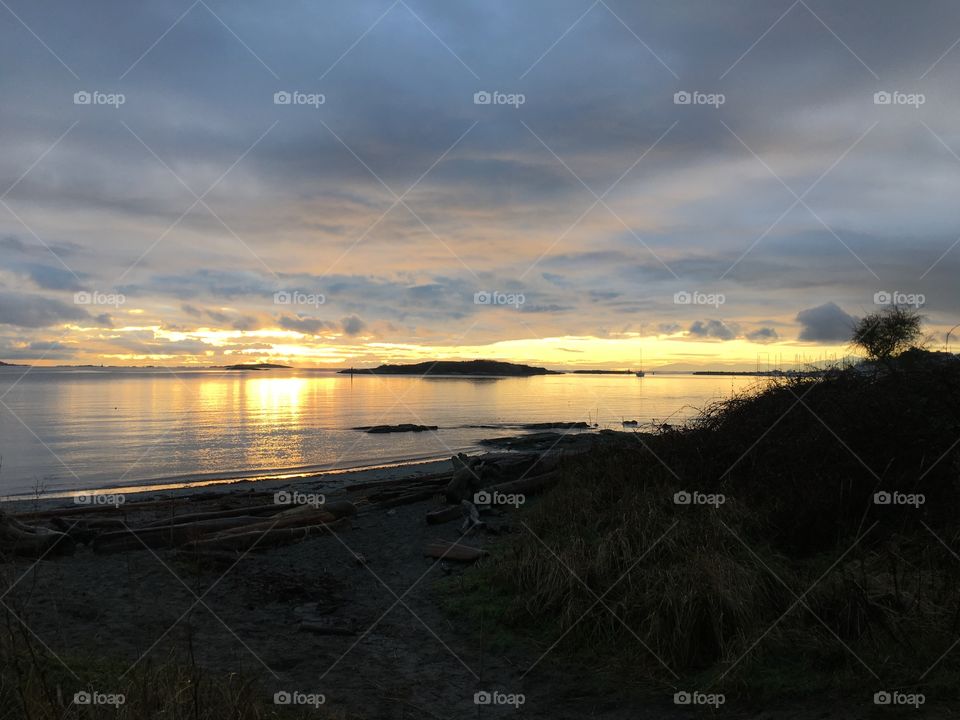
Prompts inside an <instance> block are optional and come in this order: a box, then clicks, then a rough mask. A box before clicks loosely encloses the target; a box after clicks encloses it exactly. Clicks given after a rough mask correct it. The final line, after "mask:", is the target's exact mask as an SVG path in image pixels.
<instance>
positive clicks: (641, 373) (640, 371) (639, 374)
mask: <svg viewBox="0 0 960 720" xmlns="http://www.w3.org/2000/svg"><path fill="white" fill-rule="evenodd" d="M634 374H635V375H636V376H637V377H646V375H647V374H646V373H645V372H644V371H643V370H637V372H636V373H634Z"/></svg>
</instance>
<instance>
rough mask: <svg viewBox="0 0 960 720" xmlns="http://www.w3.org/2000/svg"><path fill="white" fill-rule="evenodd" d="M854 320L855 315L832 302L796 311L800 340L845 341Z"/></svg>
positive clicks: (848, 336) (851, 329)
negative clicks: (849, 313) (799, 327)
mask: <svg viewBox="0 0 960 720" xmlns="http://www.w3.org/2000/svg"><path fill="white" fill-rule="evenodd" d="M856 321H857V319H856V318H855V317H853V316H852V315H848V314H847V313H846V312H844V311H843V309H841V308H840V306H839V305H837V304H836V303H832V302H828V303H824V304H823V305H818V306H817V307H813V308H809V309H807V310H801V311H800V312H799V313H797V322H798V323H800V325H801V330H800V339H801V340H814V341H820V342H845V341H847V340H849V339H850V335H851V334H852V332H853V326H854V324H855V323H856Z"/></svg>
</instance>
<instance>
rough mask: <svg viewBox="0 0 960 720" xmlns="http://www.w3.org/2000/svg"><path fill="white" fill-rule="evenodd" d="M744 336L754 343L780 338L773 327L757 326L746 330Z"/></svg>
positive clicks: (774, 340)
mask: <svg viewBox="0 0 960 720" xmlns="http://www.w3.org/2000/svg"><path fill="white" fill-rule="evenodd" d="M744 337H746V338H747V340H750V341H752V342H755V343H770V342H776V341H777V340H779V339H780V335H779V333H777V331H776V330H774V329H773V328H768V327H764V328H758V329H756V330H753V331H751V332H748V333H747V334H746V335H745V336H744Z"/></svg>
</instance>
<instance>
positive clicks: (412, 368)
mask: <svg viewBox="0 0 960 720" xmlns="http://www.w3.org/2000/svg"><path fill="white" fill-rule="evenodd" d="M351 373H352V374H355V375H469V376H481V377H528V376H530V375H561V374H562V373H558V372H556V371H554V370H547V369H546V368H541V367H533V366H531V365H518V364H516V363H509V362H499V361H497V360H438V361H428V362H421V363H414V364H412V365H381V366H379V367H375V368H372V369H363V370H353V369H350V370H341V371H340V374H341V375H350V374H351Z"/></svg>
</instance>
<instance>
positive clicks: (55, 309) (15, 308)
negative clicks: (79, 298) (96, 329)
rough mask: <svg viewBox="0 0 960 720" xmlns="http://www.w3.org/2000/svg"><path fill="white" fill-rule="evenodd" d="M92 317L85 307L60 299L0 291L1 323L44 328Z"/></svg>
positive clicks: (86, 319) (87, 319)
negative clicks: (69, 303)
mask: <svg viewBox="0 0 960 720" xmlns="http://www.w3.org/2000/svg"><path fill="white" fill-rule="evenodd" d="M90 319H91V318H90V314H89V313H88V312H87V311H86V310H84V309H83V308H80V307H77V306H75V305H67V304H66V303H64V302H61V301H60V300H54V299H51V298H45V297H41V296H39V295H28V294H26V293H20V292H5V291H0V325H17V326H19V327H25V328H43V327H50V326H53V325H62V324H63V323H65V322H80V321H89V320H90Z"/></svg>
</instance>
